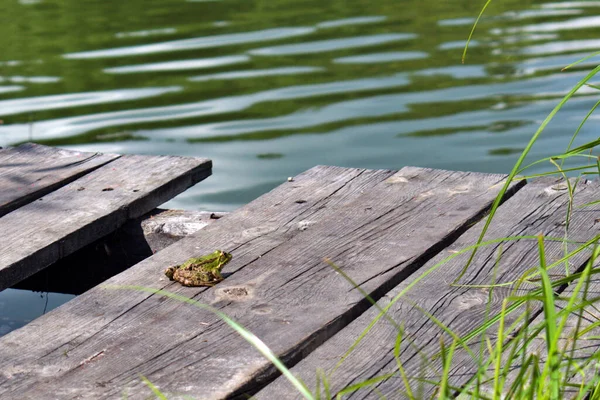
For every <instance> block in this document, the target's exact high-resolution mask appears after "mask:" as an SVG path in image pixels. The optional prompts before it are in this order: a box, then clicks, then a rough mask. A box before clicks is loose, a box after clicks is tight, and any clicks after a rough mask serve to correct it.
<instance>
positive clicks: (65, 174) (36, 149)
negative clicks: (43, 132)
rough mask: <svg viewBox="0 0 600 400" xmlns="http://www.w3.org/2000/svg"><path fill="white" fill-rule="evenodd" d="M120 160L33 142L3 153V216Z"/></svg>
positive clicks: (0, 210)
mask: <svg viewBox="0 0 600 400" xmlns="http://www.w3.org/2000/svg"><path fill="white" fill-rule="evenodd" d="M118 157H119V155H117V154H101V153H85V152H80V151H72V150H65V149H57V148H54V147H47V146H42V145H38V144H34V143H25V144H22V145H20V146H18V147H10V148H7V149H2V150H0V217H1V216H3V215H5V214H7V213H9V212H11V211H13V210H16V209H17V208H19V207H21V206H22V205H23V204H27V203H29V202H32V201H34V200H36V199H38V198H40V197H42V196H44V195H46V194H47V193H50V192H51V191H53V190H55V189H57V188H59V187H61V186H64V185H66V184H67V183H69V182H72V181H74V180H75V179H77V178H79V177H80V176H82V175H85V174H87V173H88V172H90V171H92V170H94V169H96V168H99V167H101V166H102V165H105V164H107V163H109V162H111V161H112V160H114V159H116V158H118Z"/></svg>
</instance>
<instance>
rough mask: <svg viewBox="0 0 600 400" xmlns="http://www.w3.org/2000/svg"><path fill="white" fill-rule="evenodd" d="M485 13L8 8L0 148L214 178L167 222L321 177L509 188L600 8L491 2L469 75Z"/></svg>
mask: <svg viewBox="0 0 600 400" xmlns="http://www.w3.org/2000/svg"><path fill="white" fill-rule="evenodd" d="M483 3H484V1H471V0H469V1H464V0H447V1H433V0H432V1H424V0H418V1H417V0H401V1H398V0H395V1H391V0H379V1H377V0H376V1H373V0H371V1H365V0H345V1H339V0H330V1H328V2H323V1H316V0H307V1H291V0H270V1H265V0H222V1H184V0H177V1H175V0H160V1H158V0H126V1H107V0H93V1H92V0H83V1H82V0H20V1H16V0H11V1H4V2H3V6H4V9H3V12H2V13H1V14H0V18H1V19H2V23H1V24H0V48H1V49H2V53H1V54H0V77H1V81H0V118H1V119H2V120H3V121H4V124H3V125H1V126H0V146H5V145H10V144H16V143H19V142H22V141H28V140H33V141H36V142H39V143H45V144H51V145H56V146H62V147H69V148H75V149H82V150H88V151H104V152H117V153H144V154H173V155H185V156H202V157H208V158H211V159H212V160H213V161H214V173H213V176H212V177H211V178H209V179H208V180H206V181H204V182H202V183H200V184H198V185H197V186H196V187H194V188H192V189H190V190H188V191H187V192H185V193H184V194H182V195H180V196H178V197H177V198H176V199H174V200H173V201H171V202H169V203H167V205H166V206H167V207H176V208H187V209H197V210H213V211H229V210H233V209H235V208H237V207H239V206H240V205H242V204H245V203H247V202H249V201H251V200H253V199H255V198H256V197H258V196H260V195H261V194H263V193H265V192H266V191H268V190H270V189H271V188H273V187H275V186H277V185H278V184H280V183H281V182H283V181H284V180H285V179H286V178H287V177H288V176H293V175H296V174H298V173H300V172H302V171H304V170H306V169H308V168H311V167H312V166H314V165H316V164H333V165H340V166H348V167H367V168H391V169H396V168H401V167H403V166H405V165H416V166H423V167H433V168H445V169H453V170H471V171H483V172H507V171H508V170H509V168H510V167H511V166H512V164H513V163H514V161H515V160H516V157H517V156H518V153H519V152H520V151H521V150H522V149H523V147H524V146H525V144H526V143H527V142H528V140H529V138H530V137H531V135H532V133H533V132H534V131H535V129H536V128H537V126H538V125H539V123H540V122H541V121H542V120H543V119H544V118H545V116H546V115H547V114H548V112H549V111H550V110H551V109H552V108H553V107H554V106H555V105H556V103H557V102H558V99H559V98H560V97H561V96H562V95H564V94H565V93H566V92H567V91H568V90H569V89H570V88H571V87H572V86H573V85H574V84H575V83H576V82H577V81H578V80H579V79H581V78H582V77H583V76H584V75H585V73H586V71H588V70H589V69H591V67H593V66H595V65H596V63H597V59H598V58H592V59H589V60H588V61H586V62H584V63H582V64H580V65H579V66H578V67H577V68H573V69H572V70H570V71H568V72H561V68H562V67H563V66H565V65H567V64H569V63H570V62H573V61H575V60H577V59H578V58H580V57H582V56H584V55H587V54H588V52H592V51H595V50H598V48H600V40H599V39H597V34H598V28H599V27H600V1H577V2H544V1H527V0H521V1H514V0H494V2H493V3H492V6H491V7H490V8H489V10H488V12H487V14H486V18H484V20H483V21H482V22H481V24H480V25H479V27H478V29H477V31H476V34H475V40H474V41H473V43H472V44H471V47H470V51H469V54H468V57H467V59H466V62H465V63H464V64H462V63H461V54H462V49H463V46H464V43H465V39H466V38H467V36H468V33H469V30H470V28H471V24H472V22H473V20H474V17H475V16H476V15H477V13H478V12H479V9H480V7H481V6H482V5H483ZM596 100H597V96H596V90H595V89H591V88H584V89H582V90H581V91H580V95H579V96H578V97H577V98H575V99H574V100H573V101H572V102H570V103H569V104H568V105H567V106H566V107H565V108H564V109H563V110H562V111H561V112H560V113H559V116H558V118H557V119H556V120H555V121H554V122H553V123H552V124H551V125H550V127H549V128H548V129H547V131H546V132H545V133H544V135H543V136H542V138H541V139H540V141H539V142H538V144H537V145H536V146H535V147H534V150H533V154H532V159H537V158H541V157H544V156H547V155H551V154H554V153H559V152H561V151H563V150H564V148H565V147H566V145H567V143H568V140H569V138H570V135H571V134H572V133H573V131H574V130H575V129H576V127H577V125H578V124H579V122H580V120H581V119H582V118H583V117H584V116H585V115H586V113H587V112H588V110H589V109H590V108H591V107H592V106H593V104H594V103H595V102H596ZM594 125H595V117H592V120H591V121H589V123H588V124H587V125H586V126H585V127H584V128H583V129H582V131H581V134H580V141H585V140H591V139H593V138H596V137H597V133H596V132H595V130H594ZM547 168H550V166H549V165H545V164H541V165H538V166H537V167H536V168H535V169H532V170H531V172H532V173H534V172H540V171H542V170H543V169H547ZM7 293H8V294H7ZM15 293H16V292H15V291H5V292H3V293H2V294H1V295H0V310H2V309H3V308H4V309H7V308H14V306H12V305H7V304H9V303H10V302H9V301H8V300H6V298H7V296H9V295H12V296H13V297H19V296H16V295H15ZM50 295H51V296H52V295H54V294H50ZM56 296H59V295H56ZM26 303H27V304H34V305H35V307H37V308H39V309H40V310H41V309H43V308H44V307H46V306H45V299H41V304H37V303H36V302H35V301H29V300H28V301H26ZM50 303H52V302H50ZM58 303H60V302H58ZM10 304H13V303H10ZM46 308H47V307H46ZM25 314H26V313H23V315H25ZM26 319H27V318H23V321H25V320H26ZM4 321H5V322H6V321H8V322H6V323H5V325H6V324H8V325H10V326H11V327H14V326H17V325H18V324H19V323H21V322H19V323H16V322H15V318H14V317H5V318H4ZM11 324H12V325H11ZM8 325H7V326H8ZM6 329H8V328H5V330H6ZM11 329H12V328H11ZM1 330H2V327H1V326H0V333H1Z"/></svg>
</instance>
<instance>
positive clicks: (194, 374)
mask: <svg viewBox="0 0 600 400" xmlns="http://www.w3.org/2000/svg"><path fill="white" fill-rule="evenodd" d="M341 171H344V170H341ZM317 172H319V171H317ZM344 173H346V174H348V172H346V171H344ZM369 174H370V175H369ZM382 174H383V175H384V176H382ZM318 175H319V174H314V171H312V173H311V171H309V173H308V174H306V175H303V176H301V177H298V178H297V179H296V180H295V182H292V183H286V184H284V185H282V186H280V187H279V188H278V189H277V190H276V191H274V192H273V193H271V194H269V195H266V196H263V197H262V198H261V199H259V200H257V201H255V202H253V203H251V204H249V205H248V206H246V207H244V208H242V209H241V210H238V211H236V212H234V213H232V214H230V215H228V216H226V217H224V218H223V219H222V220H221V221H219V223H218V224H213V225H210V226H208V227H206V228H205V229H203V230H201V231H199V232H198V233H197V234H195V235H194V236H193V237H190V238H186V239H183V240H181V241H180V242H178V243H176V244H175V245H173V246H171V247H169V248H167V249H165V250H164V251H162V252H160V253H157V254H156V255H154V256H153V257H151V258H149V259H147V260H145V261H143V262H141V263H140V264H138V265H136V266H134V267H132V268H131V269H129V270H128V271H126V272H124V273H122V274H119V275H117V276H116V277H113V278H112V279H110V280H109V281H108V282H107V285H119V284H121V285H131V284H136V285H144V286H149V287H153V288H162V287H167V288H168V289H169V290H171V291H173V292H175V293H178V294H183V295H186V296H190V297H194V298H195V299H198V300H199V301H200V302H202V303H208V304H212V305H213V306H215V307H218V308H220V309H222V310H223V311H224V312H226V313H227V314H229V315H231V316H232V317H234V318H235V319H237V320H239V321H240V322H241V323H242V324H243V325H245V326H247V327H248V328H249V329H250V330H251V331H253V332H255V333H256V334H257V335H258V336H259V337H260V338H262V339H263V340H264V341H265V342H266V343H267V345H269V346H270V347H271V348H272V349H273V351H274V352H275V353H277V354H279V355H280V356H281V357H282V358H284V359H285V360H287V361H295V360H298V359H299V358H301V357H302V356H303V354H304V353H305V352H309V351H311V350H312V349H313V348H315V347H316V346H318V345H319V344H320V343H322V342H323V341H325V340H326V339H327V338H329V337H330V336H331V335H333V334H334V333H335V332H336V331H338V330H339V329H341V328H342V327H343V326H344V325H346V324H347V323H348V322H350V321H351V320H352V319H354V318H356V316H357V315H358V314H360V312H362V311H363V310H365V309H366V308H368V303H367V302H366V301H365V300H364V299H363V298H362V296H361V295H360V293H358V292H357V291H356V290H351V288H350V287H349V286H348V284H347V283H346V281H345V280H343V279H342V278H341V277H340V276H339V275H337V274H336V273H335V271H334V270H333V269H331V267H329V266H328V265H327V264H325V263H324V262H323V258H324V257H329V258H331V259H332V260H333V261H334V262H336V263H337V264H338V265H339V266H340V267H342V268H343V269H344V270H345V272H346V273H348V274H349V275H350V276H352V277H353V278H354V279H355V280H356V281H357V282H359V283H360V284H362V285H363V287H364V288H365V290H367V292H369V293H371V294H372V295H373V296H374V297H378V296H381V295H382V294H383V293H385V291H387V290H388V289H389V288H391V287H393V286H394V285H395V284H397V283H398V282H400V281H401V280H402V279H404V278H405V277H406V276H407V275H409V274H410V273H411V272H412V271H413V270H414V269H416V268H418V267H419V266H420V265H421V264H422V263H423V262H424V261H425V260H426V259H427V258H428V257H431V256H433V255H434V254H435V253H436V251H438V250H439V249H440V248H443V247H444V246H445V245H446V244H447V242H448V241H450V240H452V239H453V238H454V237H455V236H458V235H459V234H460V233H461V232H462V231H463V230H464V229H466V228H467V227H468V225H469V224H470V223H471V222H472V221H474V220H476V219H477V218H478V217H480V216H481V214H482V213H483V212H484V210H485V209H486V208H487V207H489V205H490V204H491V201H492V200H493V198H494V197H495V195H496V193H497V191H498V190H499V186H500V185H498V183H499V182H500V181H501V180H502V179H503V177H502V176H499V175H484V174H474V173H457V172H446V171H436V170H426V169H418V168H404V169H403V170H401V171H399V172H398V173H397V174H395V175H393V176H391V177H389V172H386V171H384V172H382V173H378V172H376V171H368V172H363V173H361V174H360V175H359V177H363V176H364V177H366V178H368V180H367V181H369V180H370V181H371V182H370V183H372V184H367V183H368V182H365V180H364V179H363V180H360V179H354V180H353V181H351V182H350V184H347V183H346V181H344V183H343V184H341V185H340V184H337V186H338V188H337V189H335V190H332V189H333V188H334V187H335V185H334V184H331V183H329V182H322V181H321V182H319V179H318V178H317V177H316V176H318ZM327 178H328V179H331V176H328V177H327ZM336 178H337V179H339V178H338V177H336ZM324 192H326V193H324ZM216 248H220V249H223V250H227V251H232V252H233V255H234V258H233V260H232V262H231V263H230V264H228V265H227V266H226V267H225V269H224V273H225V275H226V280H225V281H224V282H222V283H220V284H218V285H217V286H215V287H213V288H209V289H206V288H184V287H180V286H178V285H176V284H173V283H169V282H168V281H166V278H164V277H163V278H160V277H161V276H162V274H163V271H164V269H165V267H166V266H168V265H170V264H173V263H180V262H182V261H184V260H185V259H187V258H188V257H190V256H192V255H198V254H202V253H207V252H209V251H213V250H214V249H216ZM52 321H61V324H60V325H59V326H58V327H54V330H53V331H52V332H50V330H49V329H46V328H45V327H46V326H48V324H52V323H53V322H52ZM33 336H37V340H36V346H33V343H32V342H31V341H32V339H31V338H32V337H33ZM0 360H2V361H0V371H3V374H2V379H3V380H2V381H1V382H0V390H1V391H2V393H4V394H6V395H11V394H16V393H18V394H19V395H20V397H21V398H24V399H27V398H43V397H44V396H46V394H47V393H54V394H55V395H58V396H62V397H64V398H73V397H76V396H79V397H80V398H99V397H115V396H119V395H120V393H121V391H122V390H123V389H124V388H128V391H127V392H128V394H129V396H130V398H138V397H141V396H143V395H145V394H147V393H148V392H147V391H146V389H145V386H144V385H143V384H142V383H141V382H140V381H139V378H138V374H143V375H145V376H147V377H148V378H149V379H150V380H151V381H152V382H153V383H154V384H156V385H158V386H159V387H160V388H161V390H164V391H165V392H166V393H167V394H169V395H172V398H177V397H178V396H179V395H183V394H190V395H192V396H196V397H201V398H203V399H214V398H223V397H226V396H230V395H232V394H234V393H239V392H241V391H244V390H247V389H249V390H252V388H253V387H256V386H259V385H260V384H261V382H262V381H263V380H264V379H269V378H270V377H273V376H274V370H273V369H272V368H271V367H270V366H269V363H268V362H266V361H265V360H264V359H263V358H262V357H261V356H260V355H259V354H258V353H257V352H256V350H254V349H253V348H252V347H251V346H250V345H249V344H248V343H246V342H245V341H244V340H243V339H242V338H241V337H239V336H238V335H237V334H236V333H234V332H232V331H231V329H230V328H229V327H228V326H226V325H225V324H224V323H223V322H222V321H221V320H219V319H218V318H217V317H215V316H214V315H212V314H210V313H207V312H203V311H201V310H199V309H196V308H194V307H190V306H189V305H187V304H182V303H180V302H177V301H173V300H167V299H165V298H162V297H160V296H156V295H149V294H148V293H145V292H138V291H131V290H126V291H121V290H115V289H110V288H108V287H105V286H100V287H97V288H94V289H92V290H91V291H90V292H88V293H86V294H84V295H82V296H80V297H79V298H78V299H76V300H75V301H72V302H70V303H67V304H66V305H65V306H63V307H61V308H59V309H57V310H55V311H53V312H52V313H50V314H48V315H47V316H44V317H42V318H41V319H40V320H38V321H37V323H36V322H34V323H33V324H30V325H28V326H27V327H25V328H23V329H20V330H17V331H15V332H13V333H11V334H9V335H7V336H6V337H5V338H3V339H2V340H1V341H0ZM4 360H10V362H8V361H4ZM169 398H171V397H169Z"/></svg>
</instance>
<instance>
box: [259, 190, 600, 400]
mask: <svg viewBox="0 0 600 400" xmlns="http://www.w3.org/2000/svg"><path fill="white" fill-rule="evenodd" d="M561 188H563V186H561V185H556V182H552V183H551V181H549V180H541V181H538V182H534V183H531V184H529V185H526V186H525V187H524V188H523V189H521V190H520V191H519V192H517V193H516V194H515V195H514V196H513V197H512V198H510V199H509V200H508V201H507V202H506V203H504V204H503V205H502V206H501V207H500V208H499V211H498V213H497V214H496V216H495V218H494V221H493V222H492V225H491V227H490V230H489V231H488V234H487V235H486V239H488V240H490V239H495V238H502V237H508V236H514V235H537V234H539V233H543V234H545V235H546V236H547V237H559V238H560V237H563V234H564V224H563V221H564V218H565V215H566V214H565V213H566V209H567V204H568V196H567V194H566V191H565V190H561ZM599 192H600V191H599V189H598V184H596V183H593V184H588V185H580V186H579V191H578V194H577V195H576V197H577V198H578V199H580V201H581V202H582V203H583V202H586V201H592V200H594V199H597V197H598V193H599ZM599 210H600V207H598V206H596V207H594V208H592V210H590V209H589V208H588V209H586V210H585V211H583V210H576V211H575V212H574V214H573V216H572V220H571V222H570V223H571V226H570V234H569V236H568V238H569V239H570V240H577V241H586V240H589V239H591V238H592V237H594V235H595V234H597V228H596V226H595V224H594V220H595V219H596V218H598V217H599V216H600V215H599V214H600V211H599ZM482 225H483V221H482V222H480V223H478V224H477V225H475V226H474V227H473V228H471V229H469V230H468V231H467V232H466V233H465V234H464V235H462V236H461V237H460V238H459V239H458V240H457V241H456V242H455V243H453V244H452V245H451V246H449V247H448V248H447V249H445V250H444V251H443V252H442V253H440V254H439V255H438V256H436V257H434V258H433V259H431V260H430V261H429V262H428V263H427V264H426V265H425V266H424V267H423V268H422V269H421V271H425V270H428V269H430V268H433V267H434V266H435V265H436V264H438V263H440V262H441V261H442V260H444V259H445V258H447V257H448V256H451V255H452V254H456V253H457V252H458V251H460V250H461V249H464V248H466V247H467V246H470V245H472V244H474V243H475V242H476V241H477V238H478V236H479V234H480V232H481V229H482ZM500 250H501V251H502V253H501V255H500V257H499V251H500ZM563 250H564V249H563V248H562V244H561V243H557V242H547V243H546V252H547V253H546V255H547V258H548V263H551V262H553V261H555V260H557V259H559V258H560V257H561V256H562V254H563ZM469 256H470V253H466V254H464V255H458V256H456V257H455V258H453V259H452V260H449V261H447V262H445V263H444V264H442V265H441V266H440V267H439V268H438V269H436V270H435V271H434V272H431V273H430V274H429V275H427V276H426V277H424V278H423V279H422V280H420V281H418V277H419V274H415V275H414V276H411V277H410V278H409V279H408V280H406V281H404V282H402V283H401V284H400V285H398V286H397V287H395V288H394V290H392V291H390V293H388V294H387V295H386V296H385V298H384V299H382V300H380V302H379V304H380V306H381V307H385V306H386V305H387V304H389V301H390V300H391V299H392V298H393V297H394V296H396V295H398V294H399V293H401V292H403V291H404V290H407V292H406V293H405V294H404V295H403V296H402V297H401V299H400V301H398V302H397V303H395V304H394V305H393V306H392V307H391V309H390V311H389V313H388V314H389V315H390V316H391V317H392V318H393V319H394V321H396V322H397V323H398V324H401V325H402V327H403V329H404V334H403V340H402V346H401V351H400V355H399V357H400V360H401V361H402V364H403V368H404V369H405V371H406V374H407V375H408V376H409V377H410V378H411V385H412V393H413V395H415V396H417V398H430V397H431V396H432V395H433V394H434V393H435V390H436V389H437V388H436V387H434V386H432V385H427V384H419V383H418V382H417V381H416V378H425V379H430V380H433V381H436V379H437V380H439V376H440V370H441V360H440V359H439V357H438V358H435V357H434V355H436V354H437V353H438V352H439V351H440V340H443V341H444V342H445V344H446V345H447V346H449V345H450V344H451V343H452V338H451V337H450V336H449V335H447V334H445V333H444V332H443V331H442V330H441V328H440V327H439V326H438V325H436V323H434V322H433V321H432V320H431V319H429V318H428V317H427V316H426V314H425V312H427V313H430V314H431V315H433V316H434V317H435V318H437V319H438V320H439V321H441V323H443V324H444V325H446V326H447V327H448V328H449V329H451V330H452V331H453V332H455V333H456V334H457V335H458V336H460V337H462V336H464V335H465V334H467V333H468V332H471V331H472V330H473V329H475V328H476V327H478V326H480V325H481V324H482V323H483V321H484V320H485V316H486V313H488V312H489V313H490V314H489V315H494V313H497V312H498V311H499V310H500V307H501V304H502V301H503V299H504V298H505V297H506V296H507V295H508V294H509V292H510V290H511V289H512V287H506V288H503V289H501V288H495V289H494V290H492V291H490V290H489V289H485V288H472V287H471V288H470V287H465V286H464V285H490V284H492V283H494V273H495V274H496V278H495V282H497V283H499V282H511V281H514V280H516V279H518V278H519V277H521V275H522V274H523V273H524V272H525V271H526V270H527V269H529V268H532V267H533V268H535V267H536V266H537V265H539V260H538V253H537V243H536V241H535V240H519V241H511V242H506V243H504V244H500V243H496V244H494V245H490V246H486V247H483V248H481V249H479V251H478V252H477V254H476V256H475V258H474V260H473V263H472V265H470V267H469V268H468V270H467V272H466V274H465V275H464V277H463V278H462V279H461V281H460V283H461V284H462V285H463V286H453V285H451V283H452V282H453V281H454V280H455V279H456V278H457V277H458V276H459V274H460V272H461V271H462V270H463V268H464V266H465V265H466V262H467V259H468V257H469ZM585 259H586V255H585V254H583V253H582V254H580V255H579V256H577V257H575V258H573V260H572V261H573V263H574V264H573V265H572V267H573V268H574V269H575V268H577V267H579V266H580V264H582V263H583V262H585ZM494 268H496V271H495V272H494ZM561 270H562V272H563V273H564V266H561V267H558V268H557V269H556V271H553V272H552V273H553V274H558V273H560V271H561ZM410 285H414V286H412V287H410ZM522 288H523V289H527V288H531V285H529V286H527V285H523V286H522ZM490 296H491V301H490V302H488V298H489V297H490ZM417 306H418V307H417ZM488 307H489V309H488ZM488 310H489V311H488ZM535 311H536V310H534V312H535ZM537 311H539V308H538V310H537ZM377 314H378V311H377V310H376V309H375V308H372V309H370V310H369V311H368V312H366V313H364V314H363V315H361V316H360V317H359V318H357V319H356V320H355V321H353V322H352V323H351V324H350V325H349V326H348V327H346V328H345V329H343V330H342V331H341V332H339V333H338V334H337V335H336V336H334V337H333V338H332V339H330V340H329V341H328V342H327V343H325V344H324V345H322V346H321V347H319V348H318V349H317V350H316V351H315V352H313V353H312V354H311V355H310V356H309V357H307V358H306V359H304V360H303V361H301V362H300V363H299V364H298V365H296V366H295V367H294V368H293V369H292V372H293V373H294V374H295V375H296V376H298V377H300V378H302V379H303V380H305V381H306V382H307V383H308V385H309V386H310V387H313V388H314V385H315V377H316V370H317V368H321V369H323V370H324V371H325V372H326V373H327V374H330V375H329V379H330V384H331V390H332V393H334V394H335V393H336V392H339V391H340V390H341V389H343V388H345V387H348V386H349V385H352V384H355V383H357V382H362V381H364V380H366V379H370V378H373V377H376V376H383V375H385V374H387V373H395V375H394V376H393V377H392V378H389V379H387V380H385V381H384V382H381V383H379V384H377V385H374V386H373V387H374V388H375V389H376V390H377V392H375V391H374V389H373V387H371V388H369V389H363V390H361V391H358V392H356V393H354V394H352V395H346V396H344V398H352V399H363V398H379V397H378V396H379V395H383V396H388V398H405V397H408V396H407V395H406V390H405V386H404V384H403V382H402V379H401V377H400V376H399V374H398V373H397V372H398V367H397V362H396V360H395V359H394V346H395V344H396V338H397V335H398V332H397V329H396V328H395V327H394V326H393V325H392V324H391V323H389V322H388V321H386V320H385V319H384V318H382V319H381V320H380V321H379V322H377V323H376V324H375V325H374V327H373V329H372V330H371V331H370V332H369V334H368V335H367V336H366V337H365V339H364V340H363V341H362V342H361V343H360V344H359V345H358V346H357V347H356V348H355V349H354V351H353V352H352V353H351V354H350V356H349V357H348V358H347V359H346V360H345V361H344V362H343V363H342V364H341V366H340V367H339V368H338V369H337V370H335V372H333V369H334V366H335V365H336V363H337V362H338V361H340V359H341V357H342V356H343V355H344V353H345V352H346V351H347V350H348V349H350V347H351V346H352V345H353V343H354V342H355V340H356V339H357V338H358V337H359V335H360V334H361V333H362V332H363V330H364V329H365V328H366V327H367V326H368V325H369V323H370V322H371V321H373V319H374V318H375V317H376V316H377ZM515 316H516V315H512V316H511V317H510V318H507V320H506V322H505V324H506V326H510V323H511V322H512V321H514V318H515ZM496 329H497V328H496V327H492V328H490V330H489V332H488V335H487V336H488V338H489V339H490V340H491V343H492V346H493V345H494V341H495V333H496V332H497V330H496ZM480 339H481V337H478V338H475V339H474V340H473V341H471V342H470V345H471V346H472V350H473V351H474V353H475V354H478V351H479V347H478V346H479V345H480ZM474 368H476V364H475V362H474V361H473V359H472V358H471V357H470V356H469V355H468V354H467V353H466V352H465V351H464V350H462V349H461V348H458V349H457V350H456V352H455V354H454V357H453V363H452V366H451V373H452V379H451V382H450V383H451V384H452V385H455V386H460V385H462V384H464V383H465V382H467V380H468V379H469V378H470V377H471V376H472V375H473V373H474V371H475V369H474ZM256 397H257V398H258V399H273V398H285V399H288V398H299V396H298V395H297V393H296V392H295V391H294V390H293V389H292V388H291V386H290V385H289V383H288V382H287V381H285V380H284V379H283V378H278V379H277V380H276V381H274V382H273V383H272V384H270V385H268V386H267V387H266V388H265V389H264V390H262V391H261V392H259V393H258V394H257V396H256Z"/></svg>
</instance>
